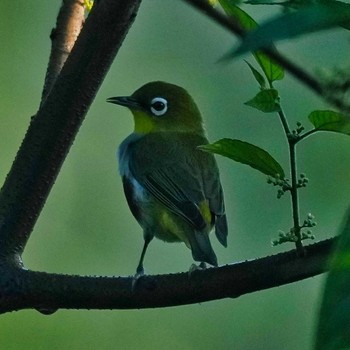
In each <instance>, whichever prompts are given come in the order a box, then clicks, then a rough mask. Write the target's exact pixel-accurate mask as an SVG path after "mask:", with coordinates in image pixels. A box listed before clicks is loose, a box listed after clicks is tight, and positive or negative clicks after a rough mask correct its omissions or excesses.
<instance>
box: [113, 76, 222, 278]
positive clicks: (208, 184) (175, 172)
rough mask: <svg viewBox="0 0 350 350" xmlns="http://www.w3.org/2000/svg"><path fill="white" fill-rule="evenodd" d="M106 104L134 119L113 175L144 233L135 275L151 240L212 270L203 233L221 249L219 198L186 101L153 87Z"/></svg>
mask: <svg viewBox="0 0 350 350" xmlns="http://www.w3.org/2000/svg"><path fill="white" fill-rule="evenodd" d="M109 102H113V103H117V104H122V105H125V106H127V107H129V108H130V109H131V111H132V112H133V114H134V119H135V132H134V133H132V134H131V135H130V136H129V137H128V138H127V139H125V140H124V141H123V143H122V144H121V145H120V148H119V169H120V174H121V176H122V179H123V184H124V190H125V195H126V198H127V200H128V204H129V206H130V209H131V211H132V213H133V215H134V216H135V218H136V219H137V220H138V222H139V223H140V225H141V226H142V228H143V230H144V238H145V246H144V250H143V253H142V256H141V259H140V263H139V266H138V273H142V271H143V267H142V263H143V257H144V254H145V251H146V249H147V245H148V243H149V242H150V241H151V240H152V238H153V237H154V236H155V237H157V238H159V239H162V240H164V241H168V242H175V241H183V242H185V244H186V245H187V246H188V247H190V248H191V251H192V256H193V258H194V260H196V261H200V262H207V263H209V264H211V265H215V266H216V265H217V258H216V255H215V253H214V251H213V249H212V246H211V244H210V240H209V233H210V231H211V230H212V228H213V227H215V233H216V236H217V238H218V240H219V241H220V242H221V243H222V244H223V245H224V246H226V245H227V222H226V215H225V206H224V198H223V191H222V188H221V184H220V178H219V171H218V167H217V164H216V161H215V159H214V157H213V155H211V154H209V153H206V152H202V151H200V150H198V149H197V146H199V145H203V144H206V143H208V140H207V139H206V137H205V132H204V129H203V127H202V119H201V116H200V113H199V110H198V108H197V106H196V105H195V103H194V102H193V100H192V98H191V97H190V96H189V94H188V93H187V92H186V91H185V90H184V89H182V88H180V87H178V86H176V85H171V84H167V83H162V82H154V83H149V84H147V85H145V86H143V87H142V88H140V89H139V90H137V91H136V92H135V93H134V94H133V95H132V96H131V97H123V98H111V99H110V100H109ZM161 113H162V114H161ZM158 114H159V115H158ZM167 126H169V127H167ZM143 130H144V131H145V132H142V131H143Z"/></svg>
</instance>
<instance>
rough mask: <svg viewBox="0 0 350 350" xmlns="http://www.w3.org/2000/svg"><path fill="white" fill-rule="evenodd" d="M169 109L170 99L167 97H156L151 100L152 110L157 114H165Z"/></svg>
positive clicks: (158, 115)
mask: <svg viewBox="0 0 350 350" xmlns="http://www.w3.org/2000/svg"><path fill="white" fill-rule="evenodd" d="M167 110H168V101H167V100H166V99H165V98H163V97H155V98H154V99H153V100H152V101H151V112H152V113H153V114H154V115H155V116H157V117H160V116H161V115H164V114H165V113H166V111H167Z"/></svg>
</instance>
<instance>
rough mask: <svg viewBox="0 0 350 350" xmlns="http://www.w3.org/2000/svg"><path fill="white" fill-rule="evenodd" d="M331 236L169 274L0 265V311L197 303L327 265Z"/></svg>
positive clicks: (309, 274)
mask: <svg viewBox="0 0 350 350" xmlns="http://www.w3.org/2000/svg"><path fill="white" fill-rule="evenodd" d="M334 243H335V239H329V240H326V241H322V242H319V243H316V244H313V245H310V246H307V247H305V251H306V256H305V257H302V258H300V257H298V256H297V254H296V251H295V250H292V251H289V252H286V253H281V254H278V255H274V256H270V257H265V258H260V259H256V260H251V261H245V262H240V263H236V264H231V265H226V266H222V267H218V268H209V269H204V270H196V271H193V272H191V273H189V272H183V273H177V274H171V275H159V276H143V277H140V278H139V279H138V280H137V282H136V286H134V287H133V282H134V279H133V277H115V278H112V277H82V276H67V275H57V274H48V273H44V272H33V271H28V270H24V269H19V268H17V269H15V270H12V271H10V272H9V271H8V269H1V267H0V275H1V278H0V313H5V312H9V311H14V310H20V309H27V308H36V309H41V310H42V309H46V310H56V309H59V308H64V309H136V308H137V309H140V308H154V307H168V306H176V305H186V304H194V303H201V302H205V301H209V300H217V299H223V298H237V297H239V296H241V295H244V294H247V293H252V292H255V291H259V290H264V289H268V288H272V287H277V286H281V285H285V284H288V283H293V282H296V281H299V280H302V279H305V278H309V277H313V276H315V275H318V274H320V273H323V272H325V271H326V270H327V268H328V267H327V261H328V258H329V255H330V252H331V249H332V247H333V245H334Z"/></svg>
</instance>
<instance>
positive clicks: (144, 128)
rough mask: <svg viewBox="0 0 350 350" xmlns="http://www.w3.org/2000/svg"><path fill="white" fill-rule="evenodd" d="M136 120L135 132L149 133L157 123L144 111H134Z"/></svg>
mask: <svg viewBox="0 0 350 350" xmlns="http://www.w3.org/2000/svg"><path fill="white" fill-rule="evenodd" d="M132 114H133V115H134V121H135V132H137V133H139V134H148V133H149V132H151V131H152V130H153V128H154V127H155V123H154V121H153V120H152V118H151V117H150V116H148V115H147V114H146V113H144V112H142V111H137V110H134V111H132Z"/></svg>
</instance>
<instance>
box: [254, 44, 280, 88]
mask: <svg viewBox="0 0 350 350" xmlns="http://www.w3.org/2000/svg"><path fill="white" fill-rule="evenodd" d="M253 55H254V58H255V59H256V61H257V62H258V64H259V66H260V67H261V69H262V70H263V72H264V74H265V76H266V78H267V80H268V81H269V82H270V83H273V82H274V81H276V80H282V79H283V78H284V69H283V68H282V67H281V66H280V65H278V64H277V63H274V61H273V60H272V59H271V58H270V57H269V56H266V55H265V54H264V53H262V52H261V51H256V52H254V53H253Z"/></svg>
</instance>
